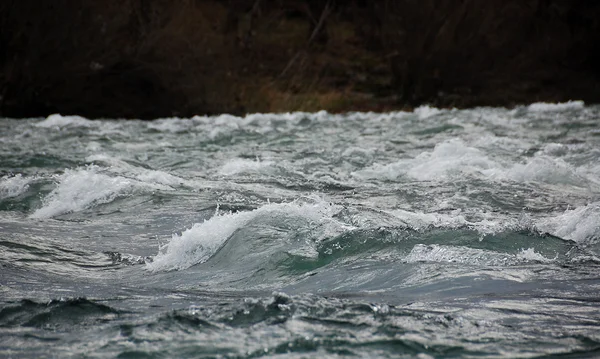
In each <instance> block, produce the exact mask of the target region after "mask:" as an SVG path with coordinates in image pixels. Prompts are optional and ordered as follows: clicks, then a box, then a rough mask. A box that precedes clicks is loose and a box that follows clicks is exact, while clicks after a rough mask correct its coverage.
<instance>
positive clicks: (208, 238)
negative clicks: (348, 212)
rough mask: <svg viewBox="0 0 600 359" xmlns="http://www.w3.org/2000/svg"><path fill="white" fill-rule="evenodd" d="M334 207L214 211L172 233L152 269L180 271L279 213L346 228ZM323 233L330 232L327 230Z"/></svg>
mask: <svg viewBox="0 0 600 359" xmlns="http://www.w3.org/2000/svg"><path fill="white" fill-rule="evenodd" d="M337 211H339V208H338V207H337V206H334V205H331V204H329V203H327V202H324V201H322V200H317V201H316V202H315V203H297V202H292V203H282V204H267V205H264V206H262V207H260V208H257V209H255V210H253V211H248V212H237V213H217V214H215V216H213V217H212V218H210V219H209V220H206V221H204V222H202V223H196V224H194V226H193V227H192V228H190V229H188V230H186V231H184V232H183V233H182V234H181V235H177V234H174V235H173V236H172V238H171V241H170V242H169V243H168V244H166V245H164V246H162V247H161V248H160V250H159V253H158V255H157V256H156V257H155V259H154V261H153V262H152V263H149V264H148V269H149V270H151V271H169V270H182V269H186V268H189V267H191V266H193V265H195V264H198V263H203V262H205V261H207V260H208V259H209V258H210V257H211V256H212V255H213V254H214V253H215V252H216V251H217V250H218V249H219V248H220V247H221V246H222V245H223V244H224V243H225V242H226V241H227V239H229V237H231V235H232V234H233V233H234V232H235V231H237V230H238V229H240V228H242V227H244V226H246V225H247V224H249V223H250V222H253V221H255V220H257V219H259V218H270V217H273V216H276V215H278V214H283V215H286V216H292V217H299V218H301V219H302V220H304V221H306V220H308V221H309V222H311V223H314V224H315V225H324V226H332V227H333V229H331V231H333V232H335V231H336V228H337V230H338V232H339V230H349V229H352V227H349V226H346V225H344V224H342V223H339V222H337V221H336V220H335V219H334V218H333V215H334V214H335V213H337ZM325 232H326V233H330V230H329V229H327V230H326V231H325Z"/></svg>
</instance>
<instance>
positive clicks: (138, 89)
mask: <svg viewBox="0 0 600 359" xmlns="http://www.w3.org/2000/svg"><path fill="white" fill-rule="evenodd" d="M599 11H600V4H595V3H594V4H592V3H591V2H586V1H557V0H555V1H548V0H546V1H542V0H539V1H535V0H530V1H516V0H515V1H490V2H485V3H482V2H478V1H469V0H467V1H458V0H456V1H452V0H447V1H425V2H414V3H413V2H411V1H385V0H381V1H358V0H355V1H342V0H338V1H300V0H298V1H286V2H280V1H269V0H262V1H261V0H230V1H227V2H224V1H223V2H217V1H180V2H177V3H175V2H169V1H162V0H127V1H118V2H117V1H106V2H102V3H98V2H92V1H84V2H76V1H70V0H58V1H54V2H51V3H39V2H35V1H33V0H24V1H19V2H17V1H8V2H3V4H2V5H0V14H2V15H0V29H2V31H1V33H0V69H1V74H0V96H1V98H0V115H1V116H7V117H32V116H46V115H48V114H51V113H62V114H80V115H83V116H86V117H89V118H98V117H111V118H115V117H124V118H156V117H164V116H192V115H194V114H216V113H233V114H244V113H247V112H282V111H283V112H286V111H297V110H303V111H316V110H321V109H325V110H327V111H330V112H344V111H355V110H361V111H370V110H372V111H386V110H395V109H406V108H410V107H412V106H415V105H417V104H422V103H429V104H431V105H435V106H438V107H448V106H454V107H472V106H481V105H492V106H509V107H510V106H513V105H516V104H520V103H531V102H537V101H548V102H559V101H567V100H570V99H581V100H584V101H585V102H586V103H598V102H600V70H599V69H598V66H597V64H598V63H600V20H598V17H597V16H596V14H598V13H600V12H599Z"/></svg>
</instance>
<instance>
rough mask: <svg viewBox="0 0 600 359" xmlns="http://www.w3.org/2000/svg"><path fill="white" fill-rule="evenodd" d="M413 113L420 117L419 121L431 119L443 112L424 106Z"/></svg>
mask: <svg viewBox="0 0 600 359" xmlns="http://www.w3.org/2000/svg"><path fill="white" fill-rule="evenodd" d="M413 112H414V114H415V115H417V116H418V117H419V119H421V120H423V119H426V118H429V117H433V116H436V115H439V114H440V113H442V112H443V111H442V110H440V109H439V108H435V107H430V106H427V105H423V106H419V107H417V108H415V109H414V111H413Z"/></svg>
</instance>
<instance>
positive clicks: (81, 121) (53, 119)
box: [34, 114, 94, 129]
mask: <svg viewBox="0 0 600 359" xmlns="http://www.w3.org/2000/svg"><path fill="white" fill-rule="evenodd" d="M93 125H94V121H91V120H88V119H86V118H83V117H81V116H62V115H59V114H53V115H50V116H48V117H47V118H46V119H45V120H43V121H40V122H38V123H36V124H34V126H36V127H44V128H59V129H60V128H63V127H91V126H93Z"/></svg>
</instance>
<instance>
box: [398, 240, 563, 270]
mask: <svg viewBox="0 0 600 359" xmlns="http://www.w3.org/2000/svg"><path fill="white" fill-rule="evenodd" d="M404 261H405V262H407V263H418V262H437V263H460V264H466V265H476V266H482V265H483V266H509V265H515V264H518V263H520V262H543V263H548V262H551V261H552V259H548V258H546V257H544V256H542V255H541V254H539V253H537V252H535V250H534V249H533V248H528V249H523V250H521V251H520V252H519V253H517V254H510V253H499V252H494V251H489V250H484V249H478V248H470V247H463V246H446V245H437V244H431V245H424V244H417V245H415V246H414V247H413V249H412V250H411V251H410V253H409V254H408V255H407V256H406V257H405V258H404Z"/></svg>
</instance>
